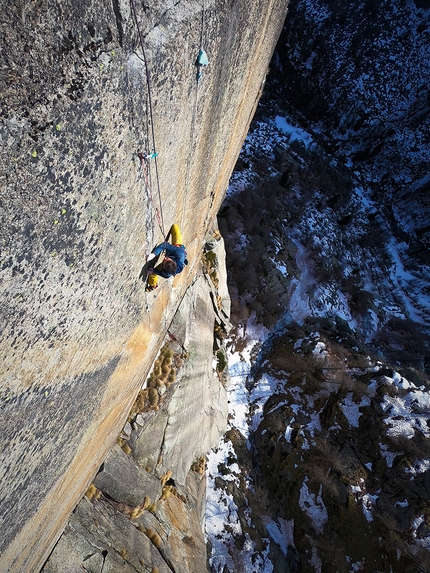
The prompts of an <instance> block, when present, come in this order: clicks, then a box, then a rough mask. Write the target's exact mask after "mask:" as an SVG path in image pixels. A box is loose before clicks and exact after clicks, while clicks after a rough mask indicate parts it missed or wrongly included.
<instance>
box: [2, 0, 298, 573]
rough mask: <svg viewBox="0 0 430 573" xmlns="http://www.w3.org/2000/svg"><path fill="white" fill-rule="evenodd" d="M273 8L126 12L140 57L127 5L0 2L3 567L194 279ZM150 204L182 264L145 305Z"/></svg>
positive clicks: (99, 432)
mask: <svg viewBox="0 0 430 573" xmlns="http://www.w3.org/2000/svg"><path fill="white" fill-rule="evenodd" d="M286 4H287V3H286V1H285V0H264V1H263V2H260V3H258V5H257V4H254V3H252V4H249V3H245V2H242V1H240V2H234V3H231V2H229V1H220V2H218V1H217V2H214V1H211V0H206V1H205V2H204V3H203V4H202V3H201V2H197V1H194V0H192V1H190V2H167V3H166V2H159V1H157V0H154V1H149V2H145V3H140V2H136V12H137V18H138V21H139V23H140V30H141V35H142V40H143V43H144V46H145V54H143V53H142V49H141V45H140V42H139V38H138V32H137V28H136V23H135V21H134V18H133V10H132V6H133V4H130V3H129V2H127V1H125V0H114V1H113V2H112V3H105V2H100V1H95V2H91V3H87V2H82V1H68V0H61V1H60V2H56V3H52V2H48V1H45V0H42V1H41V2H38V3H22V2H19V1H11V2H8V3H7V5H5V6H4V7H3V13H2V21H1V27H2V34H1V36H0V37H1V39H0V42H1V49H0V62H1V63H0V91H1V96H2V97H1V109H0V137H1V141H2V145H1V151H0V153H1V162H0V164H1V166H0V181H1V187H0V219H1V225H0V253H1V256H0V269H1V270H0V281H1V282H0V291H1V295H0V296H1V308H0V319H1V339H0V355H1V378H0V397H1V408H2V415H1V418H0V433H1V436H2V441H1V446H0V483H1V485H0V487H1V495H0V499H1V502H0V528H1V530H2V537H1V541H0V554H1V558H0V563H1V569H2V571H8V572H9V571H10V572H19V573H24V572H27V571H28V572H31V573H34V572H35V571H38V570H39V569H40V567H41V566H42V564H43V563H44V562H45V560H46V558H47V556H48V555H49V553H50V552H51V550H52V547H53V545H54V543H55V541H56V540H57V538H58V536H59V535H60V533H61V531H62V529H63V527H64V525H65V523H66V522H67V519H68V517H69V515H70V513H71V512H72V511H73V509H74V508H75V506H76V503H77V502H78V501H79V499H81V497H82V495H83V494H84V492H85V491H86V490H87V488H88V486H89V485H90V483H91V482H92V480H93V479H94V476H95V474H96V473H97V471H98V470H99V468H100V466H101V464H102V462H103V460H104V459H105V457H106V455H107V453H108V452H109V451H110V450H111V448H112V447H113V445H114V444H115V442H116V439H117V436H118V433H119V431H120V429H121V428H122V427H123V426H124V423H125V421H126V419H127V416H128V413H129V412H130V409H131V407H132V405H133V404H134V402H135V400H136V397H137V394H138V392H139V391H140V389H141V387H142V385H143V384H144V382H145V380H146V378H147V375H148V373H149V371H150V369H151V367H152V364H153V362H154V360H155V358H156V356H157V354H158V352H159V350H160V348H161V347H162V345H163V343H164V340H165V335H166V329H167V327H168V326H169V325H170V324H171V322H172V319H173V317H174V315H175V313H176V311H177V308H178V306H179V303H180V301H181V300H182V299H183V298H184V296H185V293H186V291H187V288H188V287H189V285H190V284H191V283H192V282H193V281H194V280H195V279H196V278H197V273H198V269H199V268H200V264H201V252H202V248H203V244H204V237H205V235H206V233H207V232H208V230H209V229H211V228H212V226H213V223H214V217H215V214H216V213H217V211H218V209H219V205H220V203H221V201H222V198H223V195H224V191H225V189H226V187H227V182H228V178H229V176H230V173H231V170H232V168H233V165H234V162H235V160H236V157H237V155H238V153H239V149H240V146H241V144H242V141H243V139H244V137H245V134H246V132H247V129H248V126H249V122H250V120H251V117H252V114H253V111H254V109H255V106H256V102H257V101H258V97H259V95H260V92H261V87H262V84H263V83H264V79H265V74H266V71H267V65H268V62H269V59H270V56H271V54H272V51H273V48H274V46H275V43H276V40H277V38H278V35H279V32H280V29H281V27H282V23H283V20H284V16H285V12H286ZM202 43H203V44H204V48H205V50H206V52H207V54H208V56H209V66H208V67H207V68H205V70H204V73H203V77H202V78H201V80H200V82H199V83H198V84H197V82H196V73H197V69H196V66H195V62H196V57H197V54H198V51H199V48H200V47H201V46H202ZM144 56H145V57H146V59H147V61H148V68H149V71H150V86H151V96H152V97H151V102H152V107H151V108H150V106H149V103H150V101H149V100H150V98H149V91H148V82H147V73H146V69H145V65H144V61H143V60H144ZM151 112H152V113H151ZM153 131H154V133H155V135H156V142H155V145H156V151H157V152H158V157H157V167H158V169H157V172H156V169H155V167H156V166H155V163H154V162H152V163H150V162H149V161H148V162H147V166H146V168H147V171H148V179H147V178H146V176H145V172H144V170H142V166H141V164H140V160H139V158H138V152H149V151H153V147H154V141H153V140H152V132H153ZM157 175H158V180H159V185H160V187H159V188H160V193H158V185H157ZM148 183H149V184H148ZM149 189H152V201H151V198H150V193H149ZM155 208H157V209H158V210H159V211H161V212H162V215H163V220H162V221H161V223H162V225H161V226H162V227H163V228H162V231H163V232H167V230H168V228H169V227H170V225H171V224H172V223H175V222H176V223H178V224H179V225H180V226H181V229H182V232H183V235H184V242H185V243H186V246H187V250H188V255H189V256H188V258H189V260H190V264H189V265H188V267H187V268H186V270H185V271H184V272H183V273H182V274H181V275H180V276H178V277H176V279H175V280H174V281H173V283H172V281H162V284H161V285H160V288H159V291H158V292H157V296H156V297H154V296H152V297H149V296H148V297H147V296H146V295H145V293H144V291H143V285H142V283H141V282H139V280H138V276H139V272H140V269H141V266H142V263H143V260H144V256H145V254H147V253H148V252H149V251H150V250H151V249H152V247H153V246H154V245H155V244H157V243H159V242H161V240H162V238H163V234H162V232H160V230H159V229H158V223H157V217H156V211H155ZM164 227H165V228H164ZM148 309H149V312H147V310H148ZM211 329H212V325H211ZM211 357H212V355H211V356H210V357H209V360H211ZM207 407H208V408H209V406H207ZM18 421H19V422H18ZM181 423H185V422H184V421H183V419H182V422H181ZM187 424H188V422H187ZM187 427H188V426H186V427H178V426H176V427H175V428H174V433H175V435H180V433H181V432H184V434H186V432H187V431H188V430H187ZM172 431H173V430H172ZM201 443H202V444H203V443H205V442H204V440H203V441H202V442H201ZM205 444H206V443H205ZM197 449H199V448H197ZM189 461H190V460H189V459H186V463H188V462H189ZM167 470H171V471H172V472H173V479H175V473H178V474H180V475H181V476H184V475H186V474H187V472H188V470H189V467H185V468H184V467H182V466H181V467H180V469H179V468H174V467H169V468H166V471H167Z"/></svg>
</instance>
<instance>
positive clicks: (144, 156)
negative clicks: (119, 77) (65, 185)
mask: <svg viewBox="0 0 430 573" xmlns="http://www.w3.org/2000/svg"><path fill="white" fill-rule="evenodd" d="M130 5H131V8H132V12H133V16H134V21H135V23H136V29H137V34H138V37H139V44H140V48H141V50H142V55H143V62H144V64H145V73H146V84H147V88H148V104H149V116H150V122H151V136H152V148H153V152H152V153H150V154H149V155H148V154H144V153H139V154H138V155H139V159H140V162H141V165H142V168H143V171H144V176H145V180H146V184H147V186H148V190H149V196H150V199H151V203H152V205H153V207H154V208H155V206H154V201H153V197H152V191H151V187H150V185H149V178H148V173H147V169H146V165H145V161H146V159H150V158H151V159H153V160H154V165H155V178H156V181H157V189H158V200H159V203H160V209H156V208H155V211H156V213H157V219H158V224H159V227H160V231H161V234H162V235H163V238H164V237H165V235H166V233H165V230H164V219H163V205H162V201H161V190H160V178H159V175H158V163H157V153H156V151H155V150H156V149H157V148H156V145H155V130H154V114H153V109H152V95H151V77H150V75H149V67H148V61H147V59H146V52H145V47H144V44H143V36H142V32H141V29H140V26H139V20H138V17H137V10H136V4H135V2H134V0H130Z"/></svg>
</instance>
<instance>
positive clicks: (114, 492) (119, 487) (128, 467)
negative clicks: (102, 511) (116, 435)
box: [94, 445, 161, 507]
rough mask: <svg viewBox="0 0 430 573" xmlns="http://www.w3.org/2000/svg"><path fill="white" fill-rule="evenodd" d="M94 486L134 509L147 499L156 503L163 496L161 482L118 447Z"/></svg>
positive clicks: (106, 461) (97, 476)
mask: <svg viewBox="0 0 430 573" xmlns="http://www.w3.org/2000/svg"><path fill="white" fill-rule="evenodd" d="M94 485H95V486H96V487H97V488H99V489H101V490H102V491H103V492H104V493H106V494H108V495H109V496H110V497H111V498H113V499H114V500H116V501H118V502H120V503H126V504H128V505H131V506H133V507H136V506H138V505H140V504H141V503H142V502H143V500H144V498H145V497H149V498H150V499H151V501H155V500H157V499H158V498H159V497H160V495H161V484H160V480H158V479H157V478H156V477H154V476H153V475H151V474H149V473H148V472H147V471H146V470H144V469H142V468H140V467H139V466H138V465H137V464H136V462H135V461H134V460H133V459H132V458H131V457H130V456H128V455H127V454H126V453H125V452H124V451H123V450H122V449H121V448H120V447H119V446H117V445H115V446H114V448H113V449H112V451H111V452H110V453H109V455H108V456H107V458H106V460H105V462H104V464H103V466H102V471H101V472H99V473H98V474H97V475H96V477H95V479H94Z"/></svg>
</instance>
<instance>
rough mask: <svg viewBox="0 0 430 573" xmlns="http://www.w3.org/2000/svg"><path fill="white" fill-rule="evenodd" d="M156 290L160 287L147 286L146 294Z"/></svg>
mask: <svg viewBox="0 0 430 573" xmlns="http://www.w3.org/2000/svg"><path fill="white" fill-rule="evenodd" d="M156 288H158V285H153V286H151V285H146V287H145V292H151V291H153V290H155V289H156Z"/></svg>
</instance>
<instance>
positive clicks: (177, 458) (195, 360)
mask: <svg viewBox="0 0 430 573" xmlns="http://www.w3.org/2000/svg"><path fill="white" fill-rule="evenodd" d="M220 264H221V265H223V264H224V261H222V260H221V261H220ZM212 290H214V287H213V286H211V283H210V281H208V279H207V278H206V277H205V276H204V275H200V276H199V277H197V279H196V280H195V282H194V283H193V284H192V285H191V286H190V287H189V288H188V289H187V292H186V294H185V296H184V299H183V301H182V303H181V305H180V306H179V309H178V311H177V312H176V314H175V317H174V319H173V322H172V324H171V325H170V326H169V331H168V335H167V337H166V338H167V342H166V344H168V345H169V347H170V348H171V349H172V350H175V351H178V355H179V353H181V354H182V355H183V356H186V359H185V361H184V364H183V365H182V367H180V368H179V369H178V374H177V380H176V381H175V383H173V384H172V385H171V386H168V387H167V388H166V386H161V387H160V388H159V389H158V393H159V398H158V401H157V405H156V406H154V407H146V408H144V410H143V411H142V412H141V413H140V414H138V415H137V416H136V415H132V416H129V419H130V421H131V424H129V423H127V424H128V425H129V426H130V432H129V433H128V434H127V432H125V431H123V433H122V434H121V435H122V436H126V437H127V440H126V442H125V444H124V448H125V449H126V450H127V451H128V452H129V455H127V454H126V453H125V451H123V449H121V448H120V447H119V446H115V447H114V449H113V450H112V451H111V452H110V453H109V455H108V456H107V458H106V460H105V461H104V463H103V464H102V466H101V468H100V471H99V472H98V473H97V475H96V477H95V479H94V486H96V487H97V488H98V490H100V491H99V492H98V493H94V491H93V490H94V486H92V489H90V490H89V492H87V495H88V496H89V497H93V503H92V504H90V503H89V500H88V498H87V497H84V498H83V500H82V501H81V502H80V503H79V505H78V507H77V508H76V510H75V511H74V513H73V515H72V516H71V518H70V520H69V523H68V525H67V527H66V529H65V531H64V533H63V535H62V536H61V538H60V540H59V542H58V543H57V545H56V547H55V548H54V551H53V553H52V554H51V556H50V557H49V559H48V561H47V563H46V564H45V566H44V568H43V572H44V573H61V572H63V571H71V570H73V571H74V572H76V573H77V572H78V571H82V572H84V571H94V572H99V571H100V568H101V565H102V564H103V563H104V566H103V571H104V573H109V572H111V573H116V572H117V571H124V572H128V571H130V572H131V571H141V572H147V571H148V572H151V571H154V569H155V568H158V570H159V571H160V572H164V571H166V572H167V571H175V572H177V573H189V572H193V571H195V572H199V573H202V572H203V571H205V570H206V565H205V563H206V545H205V539H204V535H203V527H202V526H203V518H204V508H205V491H206V490H205V479H204V467H205V463H204V456H205V454H206V452H207V451H208V450H209V449H210V447H211V446H213V445H215V444H216V443H218V441H219V438H220V436H221V435H222V434H223V433H224V431H225V428H226V419H227V397H226V390H225V388H224V386H223V385H222V384H221V383H220V379H219V377H218V376H217V375H216V373H215V371H214V370H213V368H212V364H211V361H210V360H208V358H210V357H211V355H212V349H213V338H214V324H215V319H216V318H217V319H218V320H219V310H218V309H217V307H214V305H213V303H212V299H211V296H210V292H211V291H212ZM223 325H224V327H227V328H228V325H227V324H226V322H225V321H223ZM157 360H158V359H157ZM91 492H92V493H91ZM90 548H91V550H90ZM65 563H67V564H68V565H67V567H66V568H65V566H64V564H65ZM72 564H73V568H72Z"/></svg>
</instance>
